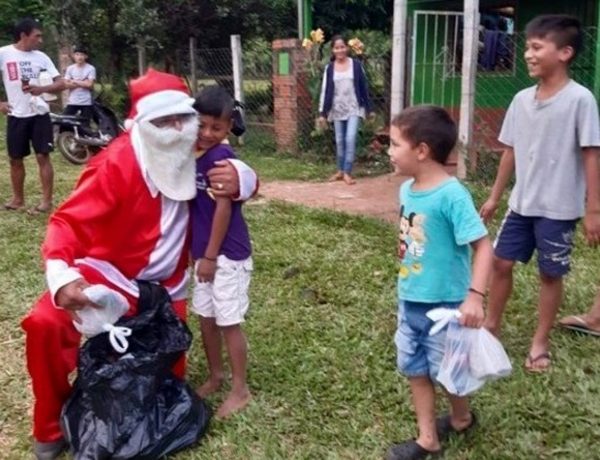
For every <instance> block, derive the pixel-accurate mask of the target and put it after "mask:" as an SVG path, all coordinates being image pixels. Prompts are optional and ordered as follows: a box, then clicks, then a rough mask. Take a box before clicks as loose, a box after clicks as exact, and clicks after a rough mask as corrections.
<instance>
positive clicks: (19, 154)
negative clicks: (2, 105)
mask: <svg viewBox="0 0 600 460" xmlns="http://www.w3.org/2000/svg"><path fill="white" fill-rule="evenodd" d="M30 143H31V146H32V147H33V150H34V152H35V153H40V154H48V153H50V152H52V150H54V135H53V132H52V122H51V121H50V115H49V114H45V115H36V116H33V117H27V118H17V117H11V116H9V117H8V120H7V122H6V147H7V150H8V156H9V157H10V158H12V159H14V160H18V159H21V158H25V157H26V156H27V155H29V154H30V153H31V150H30V149H29V144H30Z"/></svg>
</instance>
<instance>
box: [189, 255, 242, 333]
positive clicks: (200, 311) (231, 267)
mask: <svg viewBox="0 0 600 460" xmlns="http://www.w3.org/2000/svg"><path fill="white" fill-rule="evenodd" d="M197 264H198V262H196V264H195V266H194V295H193V299H192V312H194V313H196V314H197V315H200V316H202V317H204V318H215V319H216V323H217V325H218V326H233V325H235V324H240V323H243V322H244V315H245V314H246V312H247V311H248V306H249V305H250V301H249V299H248V288H249V286H250V277H251V274H252V269H253V264H252V257H248V258H247V259H245V260H231V259H228V258H227V257H225V256H223V255H220V256H219V257H217V270H216V272H215V279H214V280H213V282H212V283H201V282H199V281H198V278H197V276H196V266H197Z"/></svg>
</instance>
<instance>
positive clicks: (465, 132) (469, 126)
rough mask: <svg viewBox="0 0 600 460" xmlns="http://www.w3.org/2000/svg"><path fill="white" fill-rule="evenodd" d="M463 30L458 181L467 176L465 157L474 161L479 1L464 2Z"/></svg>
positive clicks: (469, 0)
mask: <svg viewBox="0 0 600 460" xmlns="http://www.w3.org/2000/svg"><path fill="white" fill-rule="evenodd" d="M464 2H465V3H464V13H465V16H464V28H463V55H462V79H461V96H460V121H459V124H458V138H459V140H460V143H461V146H462V149H463V151H462V152H459V155H458V164H457V171H456V174H457V176H458V177H459V179H464V178H465V177H466V176H467V168H466V163H465V156H466V155H468V156H469V158H470V159H472V160H474V158H473V154H474V152H472V149H473V145H472V144H473V118H474V113H475V78H476V71H477V52H478V41H479V28H478V26H479V0H464Z"/></svg>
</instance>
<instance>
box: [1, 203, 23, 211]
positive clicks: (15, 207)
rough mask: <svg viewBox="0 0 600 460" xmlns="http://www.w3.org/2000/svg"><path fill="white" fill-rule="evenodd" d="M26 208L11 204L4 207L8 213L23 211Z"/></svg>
mask: <svg viewBox="0 0 600 460" xmlns="http://www.w3.org/2000/svg"><path fill="white" fill-rule="evenodd" d="M24 208H25V206H23V205H21V206H15V205H12V204H10V203H6V204H5V205H4V209H5V210H6V211H21V210H22V209H24Z"/></svg>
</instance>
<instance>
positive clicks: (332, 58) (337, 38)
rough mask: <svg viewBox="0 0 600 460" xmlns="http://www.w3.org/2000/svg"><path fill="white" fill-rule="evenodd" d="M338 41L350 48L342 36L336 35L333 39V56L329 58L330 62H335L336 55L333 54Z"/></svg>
mask: <svg viewBox="0 0 600 460" xmlns="http://www.w3.org/2000/svg"><path fill="white" fill-rule="evenodd" d="M338 40H341V41H343V42H344V45H346V46H348V42H347V41H346V39H345V38H344V37H343V36H342V35H340V34H337V35H334V36H333V37H331V56H330V57H329V62H333V61H335V55H334V54H333V47H334V46H335V42H337V41H338Z"/></svg>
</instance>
